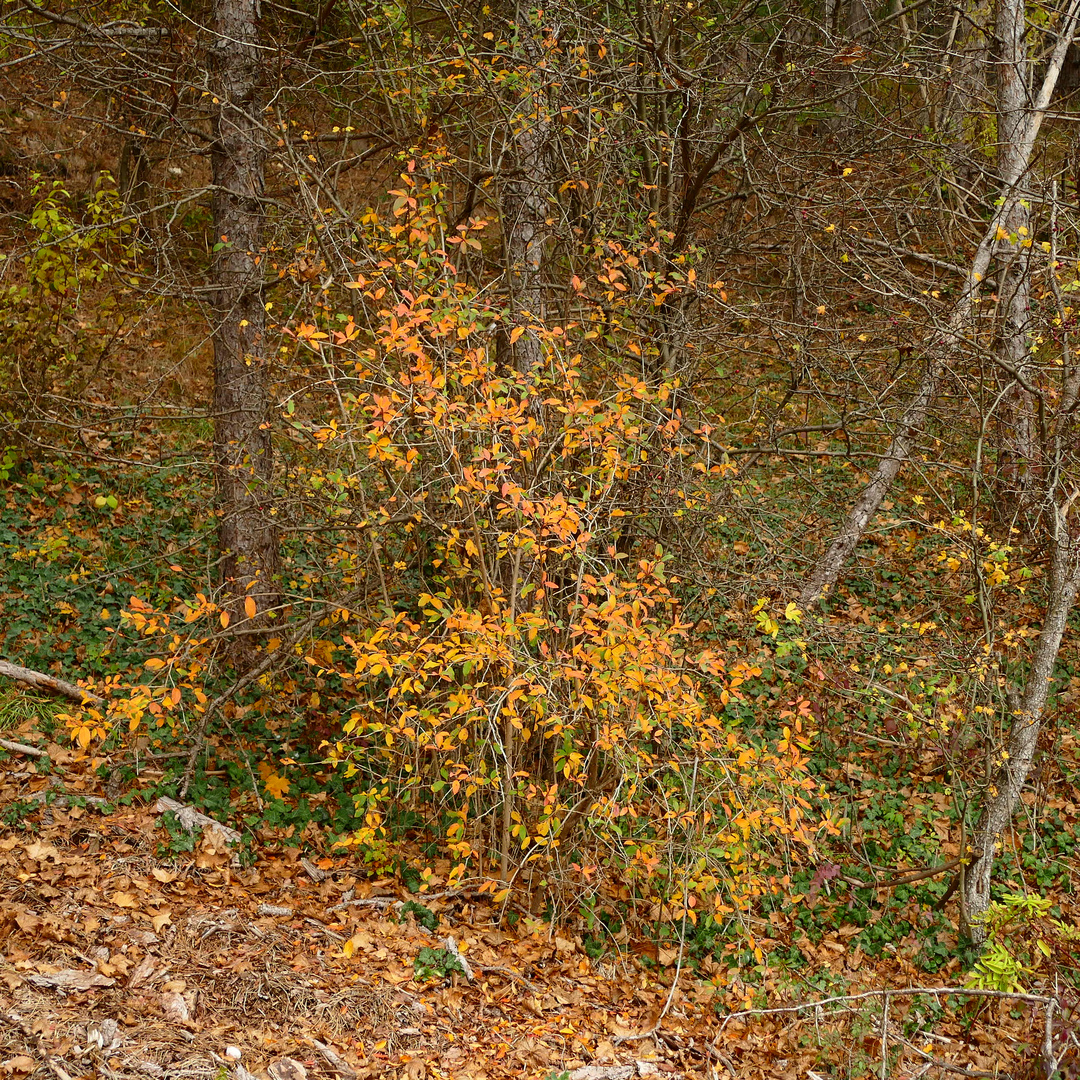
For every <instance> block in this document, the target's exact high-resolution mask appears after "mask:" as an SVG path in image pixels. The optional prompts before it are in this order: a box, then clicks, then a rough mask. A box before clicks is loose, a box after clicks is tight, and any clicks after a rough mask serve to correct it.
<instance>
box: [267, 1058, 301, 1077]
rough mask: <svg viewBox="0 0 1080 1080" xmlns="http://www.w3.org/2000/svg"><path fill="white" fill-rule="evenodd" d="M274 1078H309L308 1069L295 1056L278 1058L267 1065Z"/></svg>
mask: <svg viewBox="0 0 1080 1080" xmlns="http://www.w3.org/2000/svg"><path fill="white" fill-rule="evenodd" d="M266 1071H267V1072H268V1073H269V1074H270V1075H271V1076H272V1077H273V1078H274V1080H307V1069H305V1068H304V1066H303V1065H301V1064H300V1062H299V1061H296V1060H295V1059H293V1058H287V1057H283V1058H278V1059H277V1060H276V1061H271V1062H270V1064H269V1065H267V1066H266Z"/></svg>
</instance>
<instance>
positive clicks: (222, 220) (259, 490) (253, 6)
mask: <svg viewBox="0 0 1080 1080" xmlns="http://www.w3.org/2000/svg"><path fill="white" fill-rule="evenodd" d="M258 2H259V0H215V3H214V30H215V33H216V34H217V41H216V43H215V45H214V48H213V50H212V56H211V70H212V73H213V76H214V78H215V82H214V88H215V93H216V94H217V96H218V99H219V101H220V105H219V107H218V113H217V130H216V140H215V142H214V145H213V152H212V157H211V166H212V170H213V181H214V196H213V214H214V239H215V248H216V251H215V254H214V258H213V267H212V277H213V283H214V286H215V292H214V306H215V312H214V314H215V325H214V330H213V338H214V419H215V429H214V451H215V458H216V463H217V501H218V512H219V514H220V515H221V521H220V524H219V530H218V539H219V544H220V550H221V556H222V560H221V573H222V579H223V582H224V586H225V592H226V597H227V600H226V605H227V610H229V612H230V615H231V617H232V619H233V621H234V622H236V621H239V620H240V619H243V618H245V617H246V615H247V612H248V611H249V610H250V607H251V605H250V603H249V602H248V600H249V598H250V599H251V601H254V604H255V609H256V612H257V615H256V618H258V617H259V616H260V615H262V613H264V612H265V611H266V610H267V608H269V607H271V606H273V604H274V602H275V598H276V585H275V582H274V577H275V575H276V573H277V570H278V538H277V530H276V528H275V526H274V521H273V516H272V509H271V491H270V485H271V480H272V477H273V456H272V448H271V442H270V398H269V393H268V388H267V382H268V371H267V359H266V354H265V353H266V343H265V331H266V311H265V308H264V304H263V290H262V281H263V268H262V266H261V265H260V264H261V261H262V258H261V251H260V249H261V246H262V240H263V205H262V196H263V183H264V161H265V146H264V139H263V133H262V128H261V124H262V112H263V101H262V94H261V86H260V82H261V80H260V74H261V67H262V64H263V62H264V56H263V54H262V53H261V52H260V50H259V47H258V41H259V27H258V19H257V16H258ZM237 641H238V642H247V648H248V649H250V648H251V646H252V645H253V644H254V643H253V642H252V640H251V639H250V638H238V639H237ZM237 650H238V655H239V653H241V652H243V651H244V646H243V645H240V644H238V646H237Z"/></svg>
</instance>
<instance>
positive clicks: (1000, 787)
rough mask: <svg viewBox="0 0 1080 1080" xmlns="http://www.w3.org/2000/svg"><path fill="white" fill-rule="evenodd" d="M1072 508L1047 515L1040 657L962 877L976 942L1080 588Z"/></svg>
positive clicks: (964, 916) (964, 915)
mask: <svg viewBox="0 0 1080 1080" xmlns="http://www.w3.org/2000/svg"><path fill="white" fill-rule="evenodd" d="M1068 509H1069V508H1068V506H1067V505H1066V506H1065V507H1064V508H1061V507H1058V506H1053V507H1051V508H1049V510H1048V512H1049V513H1052V514H1053V516H1054V523H1053V533H1054V535H1053V541H1052V549H1051V566H1050V595H1049V597H1048V599H1047V604H1046V618H1045V620H1044V621H1043V627H1042V630H1041V632H1040V633H1039V639H1038V642H1037V643H1036V645H1035V657H1034V660H1033V661H1032V665H1031V674H1030V675H1029V677H1028V681H1027V686H1026V687H1025V691H1024V697H1023V700H1022V701H1021V704H1020V708H1019V709H1018V710H1017V712H1016V713H1015V714H1014V716H1013V718H1012V725H1011V728H1010V730H1009V740H1008V744H1007V749H1006V752H1005V753H1004V754H1003V755H1001V761H1000V765H999V768H998V771H997V775H996V776H995V778H994V782H993V784H992V785H991V788H990V794H989V796H988V798H987V800H986V802H985V803H984V805H983V808H982V813H981V814H980V817H979V823H978V825H977V827H976V829H975V832H974V834H973V837H972V839H973V846H974V848H975V850H976V851H978V852H979V854H978V855H977V856H976V858H975V859H974V860H973V862H972V863H971V865H970V866H969V867H968V868H967V871H966V873H965V874H964V877H963V892H962V901H961V902H962V908H961V923H962V924H964V925H965V926H966V928H967V930H968V932H969V933H970V934H971V936H972V937H973V938H974V939H975V940H976V941H983V940H985V938H986V928H985V926H984V924H983V921H982V920H983V917H984V916H985V914H986V909H987V907H988V906H989V904H990V875H991V872H992V870H993V867H994V853H995V850H996V848H997V842H998V838H999V837H1000V836H1001V834H1002V833H1003V832H1004V831H1005V830H1006V829H1007V828H1008V826H1009V823H1010V822H1011V821H1012V815H1013V810H1015V809H1016V803H1017V800H1018V799H1019V798H1020V792H1021V790H1022V788H1023V786H1024V784H1025V782H1026V781H1027V776H1028V772H1029V771H1030V769H1031V762H1032V759H1033V758H1034V756H1035V748H1036V747H1037V745H1038V742H1039V731H1040V730H1041V728H1042V716H1043V709H1044V708H1045V707H1046V699H1047V695H1048V694H1049V692H1050V680H1051V679H1052V677H1053V674H1054V664H1055V662H1056V660H1057V655H1058V649H1059V648H1060V647H1061V639H1062V637H1063V636H1064V634H1065V627H1066V624H1067V623H1068V619H1069V613H1070V612H1071V611H1072V607H1073V604H1074V603H1075V601H1076V592H1077V586H1078V585H1080V568H1078V566H1077V543H1076V539H1075V538H1074V537H1073V536H1072V535H1071V534H1070V530H1069V525H1068V522H1067V520H1066V515H1067V512H1068Z"/></svg>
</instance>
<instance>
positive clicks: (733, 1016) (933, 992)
mask: <svg viewBox="0 0 1080 1080" xmlns="http://www.w3.org/2000/svg"><path fill="white" fill-rule="evenodd" d="M889 993H890V994H891V995H892V996H893V997H918V996H919V995H921V994H925V995H927V996H928V997H941V996H952V995H955V996H957V997H960V996H964V995H966V996H967V997H984V998H1004V999H1006V1000H1009V1001H1027V1002H1030V1003H1031V1004H1034V1005H1049V1004H1050V1002H1051V1001H1053V1000H1054V999H1053V998H1051V997H1047V996H1046V995H1045V994H1025V993H1020V992H1018V991H1017V992H1013V991H1011V990H977V989H975V988H974V987H969V986H911V987H905V988H900V989H896V990H890V991H889ZM880 996H881V991H880V990H865V991H863V992H862V993H860V994H837V995H835V996H834V997H827V998H820V999H819V1000H817V1001H802V1002H799V1003H797V1004H795V1005H774V1006H773V1007H771V1008H765V1009H739V1010H737V1011H736V1012H730V1013H727V1014H726V1015H725V1016H721V1017H719V1020H720V1031H723V1030H724V1028H725V1027H727V1025H728V1024H729V1023H730V1022H731V1021H732V1020H741V1019H743V1018H744V1017H748V1016H754V1017H757V1016H785V1015H790V1014H791V1013H800V1012H805V1011H806V1010H808V1009H820V1008H821V1007H822V1006H823V1005H850V1004H852V1003H854V1002H856V1001H868V1000H870V999H871V998H877V997H880Z"/></svg>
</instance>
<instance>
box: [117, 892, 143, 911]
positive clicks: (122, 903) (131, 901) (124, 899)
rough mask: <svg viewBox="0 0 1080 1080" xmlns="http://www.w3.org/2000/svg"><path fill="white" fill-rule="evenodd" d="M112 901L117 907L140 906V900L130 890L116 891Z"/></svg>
mask: <svg viewBox="0 0 1080 1080" xmlns="http://www.w3.org/2000/svg"><path fill="white" fill-rule="evenodd" d="M112 902H113V903H114V904H115V905H116V906H117V907H126V908H133V907H138V906H139V901H138V900H137V899H136V898H135V896H134V895H133V894H132V893H129V892H114V893H113V894H112Z"/></svg>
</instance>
